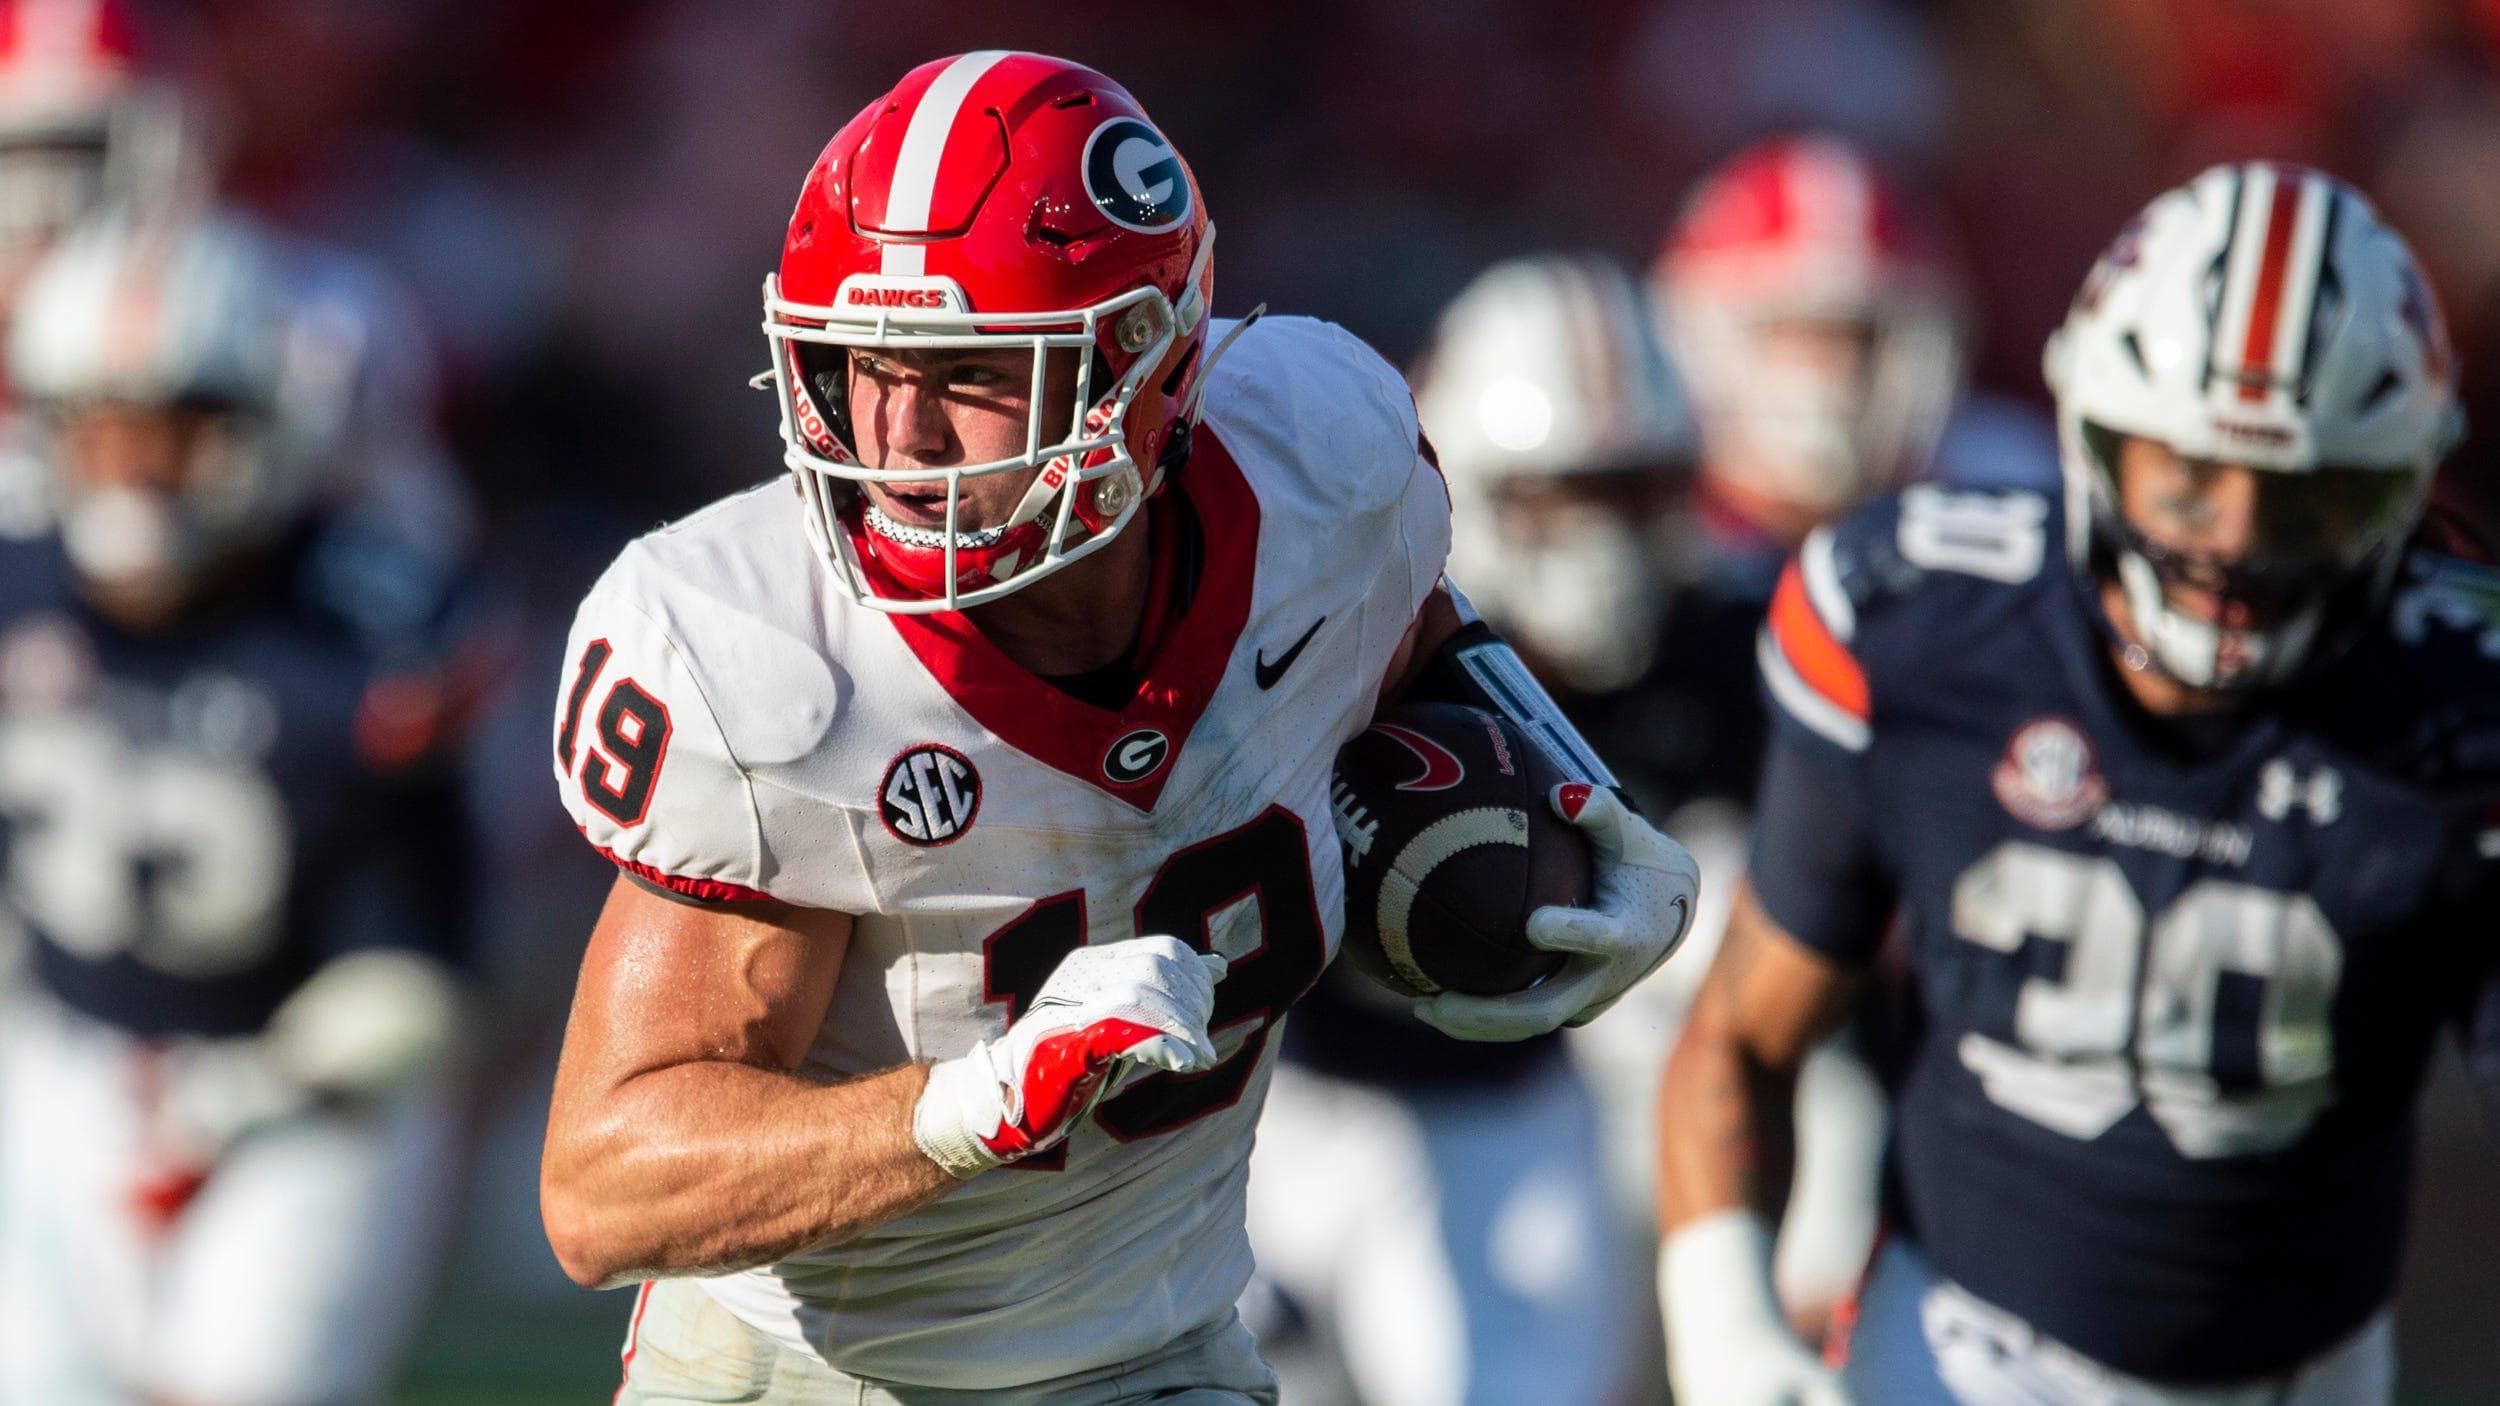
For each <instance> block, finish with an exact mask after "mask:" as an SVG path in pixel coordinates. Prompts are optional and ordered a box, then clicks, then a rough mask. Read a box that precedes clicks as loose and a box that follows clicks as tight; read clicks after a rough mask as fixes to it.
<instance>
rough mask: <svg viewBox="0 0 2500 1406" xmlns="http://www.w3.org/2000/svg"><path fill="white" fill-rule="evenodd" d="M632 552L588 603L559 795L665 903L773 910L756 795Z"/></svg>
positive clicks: (560, 728) (560, 729)
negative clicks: (762, 903)
mask: <svg viewBox="0 0 2500 1406" xmlns="http://www.w3.org/2000/svg"><path fill="white" fill-rule="evenodd" d="M637 565H638V563H637V561H636V554H635V549H634V548H630V547H629V548H628V549H627V552H626V555H625V556H624V557H621V558H620V559H619V560H618V562H617V564H616V565H615V566H613V567H611V568H609V571H608V573H607V575H606V576H604V577H602V578H601V579H600V581H599V584H598V585H597V586H595V587H593V588H592V589H591V592H590V595H589V597H588V598H587V599H585V600H584V601H583V602H582V607H581V610H580V613H579V614H578V615H577V616H576V617H575V619H574V622H573V631H572V635H571V637H570V638H569V639H568V640H567V642H566V645H565V660H564V671H565V672H564V676H563V679H562V682H561V683H560V685H559V687H558V689H557V696H556V718H555V737H554V742H555V755H554V766H555V778H556V788H557V790H558V791H559V793H561V795H562V797H563V800H564V807H565V809H566V811H567V812H569V813H570V814H571V815H572V817H573V823H574V824H575V825H577V826H579V827H580V828H581V832H582V835H583V837H584V838H586V839H587V840H589V841H590V843H591V845H592V846H593V847H595V848H596V849H597V850H598V851H599V852H600V853H601V854H603V855H606V856H607V857H608V858H609V859H610V860H611V861H613V862H614V863H615V864H616V865H617V867H618V868H620V869H623V870H624V871H625V872H627V873H628V874H631V875H633V876H634V877H636V878H638V879H640V880H642V881H643V882H645V883H647V884H650V885H654V886H656V887H659V888H661V889H664V890H667V891H668V892H671V893H674V894H678V895H680V896H683V897H687V898H696V899H706V900H712V901H721V902H733V901H743V900H755V899H764V898H770V897H772V894H771V893H770V892H769V891H768V890H767V889H766V887H765V885H766V882H767V876H766V872H765V871H766V868H767V864H766V856H765V851H764V842H763V826H762V822H761V820H760V818H759V816H758V812H757V807H756V794H755V782H754V780H753V778H752V777H751V776H750V775H749V774H748V772H747V769H746V768H745V767H744V766H743V765H741V764H740V762H739V760H738V758H737V756H736V754H735V753H734V752H733V751H732V750H731V748H730V745H729V741H728V739H727V737H726V736H724V734H723V732H722V729H721V725H720V721H719V718H718V715H717V714H716V713H715V711H714V705H713V700H712V698H711V697H710V696H709V693H708V691H707V689H706V687H705V685H704V681H703V679H702V678H701V677H700V675H699V674H698V672H697V671H696V669H695V668H694V667H693V666H692V664H691V663H690V661H689V659H688V657H687V655H686V653H685V650H684V647H683V646H682V645H681V644H680V642H679V641H678V640H677V639H676V638H674V637H673V635H672V633H671V632H670V631H669V630H668V629H667V628H666V627H665V626H664V625H663V624H662V620H661V615H662V612H661V611H660V610H659V609H658V607H657V602H656V601H654V600H653V599H651V596H650V592H649V590H648V580H649V574H648V572H647V571H643V570H638V569H637Z"/></svg>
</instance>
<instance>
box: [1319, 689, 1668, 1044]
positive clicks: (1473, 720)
mask: <svg viewBox="0 0 2500 1406" xmlns="http://www.w3.org/2000/svg"><path fill="white" fill-rule="evenodd" d="M1333 799H1334V802H1335V809H1336V822H1337V831H1338V838H1339V839H1340V841H1341V842H1342V843H1343V846H1344V851H1345V861H1346V932H1345V944H1344V950H1345V952H1346V954H1347V956H1348V957H1349V959H1351V960H1352V961H1353V962H1354V964H1355V965H1356V966H1357V967H1358V968H1360V969H1362V970H1363V971H1365V972H1367V973H1369V974H1370V975H1371V976H1373V977H1374V978H1375V979H1377V980H1379V981H1380V982H1382V983H1383V984H1384V985H1387V986H1388V987H1389V988H1390V989H1392V990H1395V991H1400V992H1403V993H1405V994H1407V995H1409V996H1413V997H1415V998H1416V1001H1415V1014H1416V1015H1417V1016H1418V1017H1419V1018H1421V1019H1423V1020H1424V1021H1426V1022H1427V1023H1429V1024H1431V1025H1433V1026H1435V1027H1437V1028H1438V1029H1440V1030H1441V1031H1443V1032H1444V1033H1446V1034H1449V1035H1454V1036H1456V1037H1458V1038H1460V1039H1463V1040H1524V1039H1527V1038H1528V1037H1530V1036H1533V1035H1541V1034H1544V1033H1546V1032H1547V1031H1551V1030H1553V1029H1555V1028H1557V1027H1559V1026H1563V1025H1585V1024H1587V1023H1588V1022H1589V1021H1591V1020H1594V1019H1596V1018H1597V1016H1598V1015H1599V1014H1600V1013H1602V1012H1603V1011H1604V1010H1605V1009H1606V1008H1607V1007H1608V1006H1611V1005H1613V1004H1614V1003H1615V1001H1616V1000H1617V999H1618V998H1620V997H1621V996H1622V995H1623V993H1624V992H1625V991H1627V990H1630V989H1631V987H1632V986H1633V984H1634V983H1636V982H1638V981H1639V980H1640V979H1641V978H1642V977H1644V976H1647V975H1648V974H1649V973H1650V972H1651V971H1652V970H1654V969H1655V968H1656V967H1657V966H1658V964H1659V963H1661V962H1663V961H1665V960H1666V959H1667V957H1668V955H1669V954H1671V953H1672V952H1674V950H1675V949H1676V947H1677V946H1678V945H1679V944H1681V943H1682V942H1683V940H1684V937H1685V934H1686V933H1687V932H1689V931H1690V930H1691V927H1692V914H1693V904H1694V900H1695V898H1696V896H1697V894H1698V892H1699V889H1700V882H1701V880H1700V873H1699V871H1698V870H1697V869H1696V868H1695V867H1694V864H1693V857H1692V856H1691V855H1690V854H1688V853H1686V852H1685V850H1684V847H1683V846H1682V845H1679V844H1677V843H1676V842H1675V841H1673V840H1671V839H1669V838H1667V837H1666V836H1665V835H1663V834H1661V833H1659V831H1658V830H1657V829H1656V828H1655V827H1653V826H1651V825H1650V824H1649V823H1648V822H1647V821H1645V820H1643V819H1641V818H1640V817H1639V816H1637V815H1635V814H1633V813H1632V811H1631V810H1630V808H1629V807H1627V806H1625V805H1624V804H1623V802H1622V801H1621V800H1619V799H1617V798H1616V797H1615V796H1614V795H1613V794H1612V793H1611V792H1608V791H1605V790H1602V789H1599V788H1595V787H1591V786H1589V785H1586V784H1584V783H1581V782H1576V781H1568V780H1566V779H1564V778H1563V777H1561V776H1560V775H1558V774H1557V773H1556V772H1555V771H1554V769H1553V767H1552V766H1551V764H1550V763H1548V762H1547V761H1546V759H1545V756H1544V753H1543V752H1542V751H1540V750H1539V749H1537V748H1535V747H1533V746H1530V745H1528V743H1527V741H1526V739H1525V738H1524V737H1523V736H1522V735H1521V733H1520V732H1519V730H1518V729H1517V728H1516V727H1515V726H1514V725H1513V724H1511V723H1510V722H1509V721H1508V720H1507V719H1503V718H1499V717H1496V716H1494V715H1492V714H1490V713H1486V712H1483V711H1480V710H1478V709H1474V708H1468V707H1464V706H1461V705H1457V704H1440V703H1435V704H1416V705H1409V706H1405V707H1400V708H1397V709H1394V710H1392V711H1391V712H1389V713H1388V714H1386V715H1384V716H1383V717H1382V718H1381V719H1380V720H1378V721H1377V722H1375V723H1373V725H1372V726H1371V727H1370V728H1369V729H1367V730H1366V731H1365V732H1364V733H1362V734H1361V735H1360V736H1358V737H1357V738H1355V740H1354V741H1352V742H1350V743H1348V744H1347V745H1346V747H1345V750H1344V751H1342V752H1340V753H1339V754H1338V757H1337V779H1336V787H1335V790H1334V793H1333Z"/></svg>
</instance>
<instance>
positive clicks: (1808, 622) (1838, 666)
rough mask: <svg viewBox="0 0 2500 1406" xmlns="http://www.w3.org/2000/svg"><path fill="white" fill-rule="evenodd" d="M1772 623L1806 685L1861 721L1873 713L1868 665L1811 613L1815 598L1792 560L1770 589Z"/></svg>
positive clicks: (1773, 632)
mask: <svg viewBox="0 0 2500 1406" xmlns="http://www.w3.org/2000/svg"><path fill="white" fill-rule="evenodd" d="M1770 623H1771V638H1772V639H1773V640H1775V641H1777V642H1778V644H1779V647H1780V653H1782V654H1784V655H1786V656H1788V663H1789V666H1790V667H1791V668H1794V669H1795V670H1796V671H1797V677H1798V678H1800V679H1802V680H1804V681H1805V684H1806V686H1807V687H1808V688H1811V689H1813V690H1814V691H1815V692H1816V693H1818V694H1821V695H1822V696H1823V698H1824V699H1825V701H1827V702H1829V703H1830V704H1831V705H1832V706H1833V707H1835V708H1838V709H1840V710H1841V711H1842V712H1845V713H1847V714H1848V715H1849V716H1851V717H1853V718H1856V719H1858V720H1859V721H1861V722H1863V721H1865V720H1867V719H1868V718H1869V717H1871V716H1873V714H1874V711H1875V710H1874V704H1873V703H1872V701H1871V700H1870V697H1869V695H1868V692H1867V687H1866V671H1865V670H1864V669H1862V668H1859V667H1858V661H1857V658H1856V656H1854V655H1852V654H1850V653H1849V648H1848V646H1846V645H1844V644H1842V643H1841V642H1840V641H1839V640H1837V639H1835V638H1833V636H1832V631H1831V627H1830V626H1828V625H1826V624H1824V623H1823V617H1822V616H1820V615H1818V614H1816V613H1815V610H1814V602H1813V601H1812V600H1810V599H1808V598H1807V596H1806V581H1805V577H1804V576H1803V575H1802V574H1800V573H1799V571H1798V569H1797V563H1796V562H1794V561H1791V562H1790V563H1788V568H1787V569H1786V570H1785V571H1782V572H1781V573H1780V584H1779V589H1778V590H1777V591H1775V592H1773V593H1772V595H1771V622H1770Z"/></svg>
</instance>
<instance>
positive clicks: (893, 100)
mask: <svg viewBox="0 0 2500 1406" xmlns="http://www.w3.org/2000/svg"><path fill="white" fill-rule="evenodd" d="M1214 234H1215V231H1214V229H1213V227H1212V226H1210V225H1209V224H1208V222H1207V216H1206V209H1205V206H1204V204H1203V202H1201V200H1200V199H1199V196H1198V188H1197V182H1196V180H1195V178H1194V177H1192V176H1191V175H1190V172H1189V167H1188V166H1187V165H1186V164H1185V163H1184V162H1183V161H1182V160H1181V157H1180V154H1179V153H1178V152H1177V151H1175V150H1173V148H1172V144H1171V143H1170V142H1169V141H1168V140H1166V139H1165V138H1164V136H1163V135H1162V133H1161V132H1159V131H1158V130H1156V128H1155V126H1154V125H1153V123H1152V122H1150V121H1149V120H1148V119H1147V117H1146V114H1145V112H1144V110H1143V109H1141V108H1140V107H1139V106H1138V104H1137V100H1136V99H1135V98H1133V97H1131V96H1129V94H1128V92H1127V90H1125V89H1123V88H1122V87H1120V85H1118V84H1117V83H1114V82H1112V81H1111V80H1110V79H1108V78H1105V77H1104V76H1103V75H1101V74H1099V73H1096V72H1094V71H1093V70H1092V69H1089V68H1085V67H1083V66H1081V65H1078V64H1074V63H1070V62H1068V61H1066V60H1064V59H1054V58H1048V57H1045V56H1043V55H1040V54H1026V53H1009V52H1003V51H997V50H990V51H983V52H979V53H971V54H964V55H961V56H959V57H956V58H950V59H940V60H938V61H936V62H934V63H928V64H923V65H921V66H920V67H919V68H916V69H914V70H912V71H911V72H910V73H909V74H906V75H905V76H904V78H903V81H902V82H901V83H899V84H896V85H895V87H894V90H893V91H892V92H890V93H888V94H886V95H885V96H884V97H881V98H879V99H877V100H876V101H875V102H873V103H870V104H869V105H868V107H867V109H866V110H865V111H863V112H861V113H860V114H859V115H858V116H857V117H854V118H852V119H851V121H850V123H849V124H848V125H847V126H845V127H844V128H843V129H842V130H841V131H840V132H838V133H836V134H835V135H834V138H833V141H832V142H831V143H830V144H829V145H827V146H826V147H825V150H824V154H823V155H821V156H819V157H818V158H817V159H816V165H815V167H814V169H812V170H810V171H809V172H808V174H807V183H806V185H805V186H803V187H802V188H801V189H800V191H799V203H798V208H797V209H796V210H795V211H793V212H792V214H791V216H790V230H789V237H788V239H787V241H786V242H785V243H784V244H783V246H782V254H781V269H780V272H779V274H778V275H776V276H775V277H771V278H767V279H766V280H765V282H764V335H765V337H766V339H767V340H768V341H769V342H770V344H771V348H772V353H773V368H772V371H771V373H770V375H771V377H772V383H773V385H774V388H775V390H776V391H777V392H778V394H779V399H780V405H781V435H782V442H783V444H784V446H785V451H784V454H783V458H784V461H785V462H787V463H788V464H789V466H790V470H791V472H792V474H793V475H795V476H796V478H797V481H798V488H799V496H800V498H801V499H802V500H803V501H804V502H805V503H806V505H807V508H808V513H809V517H810V519H811V521H812V523H813V524H814V528H813V530H814V531H816V532H817V533H818V534H819V535H820V536H821V537H822V539H823V540H822V545H823V546H824V547H825V549H826V550H827V551H829V552H830V553H831V554H832V556H833V559H834V563H835V566H836V575H837V576H838V577H839V578H841V579H842V581H843V583H844V585H845V586H847V587H848V588H849V590H850V592H851V594H852V596H853V597H854V598H855V599H857V600H859V601H860V602H861V603H862V604H865V605H869V606H872V607H874V608H876V609H879V610H886V611H895V612H901V613H907V614H917V613H922V612H927V611H936V610H954V609H958V608H961V607H964V606H970V605H978V604H980V603H982V602H984V601H989V600H995V599H997V598H998V597H999V596H1002V595H1005V594H1006V593H1007V592H1009V591H1012V590H1015V589H1017V588H1019V587H1022V586H1024V585H1026V584H1029V583H1030V582H1033V581H1036V580H1039V579H1040V578H1042V577H1043V576H1046V575H1048V574H1050V573H1051V572H1053V571H1056V570H1058V569H1059V568H1061V567H1063V566H1066V565H1067V564H1068V563H1070V562H1072V561H1076V560H1078V559H1080V558H1082V557H1084V556H1086V555H1088V554H1090V553H1092V552H1094V551H1097V550H1099V549H1101V548H1102V547H1103V546H1105V545H1107V544H1108V543H1109V542H1110V541H1111V540H1112V539H1113V538H1114V537H1116V536H1118V535H1119V533H1120V531H1121V529H1123V528H1124V527H1126V526H1127V524H1128V521H1129V519H1130V518H1131V517H1132V516H1134V515H1135V514H1136V512H1137V510H1138V508H1139V506H1140V505H1141V504H1142V503H1143V502H1144V501H1145V499H1146V498H1147V497H1148V496H1149V495H1151V494H1152V493H1154V492H1155V491H1156V489H1157V488H1159V487H1160V486H1161V484H1162V479H1163V474H1164V471H1165V470H1166V469H1167V468H1168V467H1170V466H1172V465H1174V464H1176V463H1178V462H1179V460H1180V458H1181V457H1182V456H1183V455H1185V454H1186V453H1187V450H1188V434H1189V425H1190V421H1191V419H1192V417H1193V415H1194V410H1195V404H1196V387H1197V384H1198V381H1199V378H1200V377H1201V376H1202V374H1203V373H1204V371H1205V369H1206V368H1205V364H1204V360H1205V359H1204V357H1203V355H1202V353H1203V350H1204V345H1205V341H1206V312H1207V305H1208V299H1209V297H1210V294H1211V290H1212V287H1213V270H1212V266H1211V265H1210V263H1209V259H1208V256H1209V253H1210V251H1211V250H1212V248H1213V240H1214ZM853 348H904V349H910V348H928V349H947V348H955V349H962V348H982V349H993V348H1016V349H1023V350H1028V351H1030V352H1031V353H1032V357H1033V376H1032V393H1033V399H1032V409H1031V410H1030V411H1029V412H1028V417H1029V418H1028V424H1027V426H1026V434H1025V447H1024V452H1023V453H1022V454H1020V455H1017V456H1015V457H1012V458H1008V459H1001V460H995V461H991V462H987V463H978V464H960V465H953V466H949V467H946V468H942V469H933V468H929V467H925V466H916V467H905V468H895V469H887V468H882V467H879V466H874V465H867V464H863V463H861V462H860V460H859V452H858V446H857V442H856V440H855V439H854V438H853V436H852V432H851V424H850V417H849V411H848V406H847V403H846V399H847V387H846V369H847V359H848V356H849V351H850V349H853ZM1063 348H1064V349H1070V350H1073V351H1075V352H1077V353H1078V355H1076V356H1075V357H1074V358H1073V360H1074V361H1075V362H1076V363H1077V365H1076V371H1075V375H1076V400H1075V413H1074V416H1073V421H1072V423H1070V424H1067V425H1064V426H1057V425H1052V426H1045V425H1044V424H1043V423H1042V420H1043V418H1044V417H1045V414H1046V411H1045V410H1044V408H1043V407H1044V404H1045V400H1046V397H1045V395H1044V393H1043V392H1044V376H1045V372H1046V369H1047V368H1048V366H1049V364H1050V360H1051V358H1050V356H1049V353H1050V352H1051V351H1052V350H1054V349H1063ZM1065 359H1066V358H1063V360H1065ZM760 379H761V378H759V380H760ZM1034 470H1039V472H1038V473H1036V474H1035V476H1034V479H1033V485H1032V487H1031V489H1030V490H1029V491H1028V492H1027V493H1026V494H1025V495H1024V496H1023V498H1022V499H1021V500H1020V501H1019V503H1018V504H1017V506H1016V508H1015V509H1014V511H1013V512H1012V513H1010V514H1009V516H1008V518H1007V520H1006V521H1004V522H1000V523H990V524H981V525H977V526H970V527H967V526H963V525H961V524H960V522H959V516H958V515H959V513H960V512H961V510H962V506H963V491H962V488H963V482H964V480H966V479H971V478H976V477H980V476H983V475H989V474H1015V473H1025V472H1031V471H1034ZM941 478H942V479H943V480H945V483H946V490H947V492H946V525H945V528H944V529H943V530H938V529H933V528H922V527H916V526H911V525H908V524H904V523H899V522H896V521H893V520H891V519H889V518H887V517H885V515H884V514H882V513H880V512H878V511H877V510H876V509H875V508H874V507H873V506H872V505H871V504H869V502H868V501H867V498H866V495H864V494H863V493H862V492H861V491H860V488H859V485H860V484H861V483H865V482H916V483H924V484H925V483H928V482H930V481H932V480H936V479H941Z"/></svg>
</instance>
